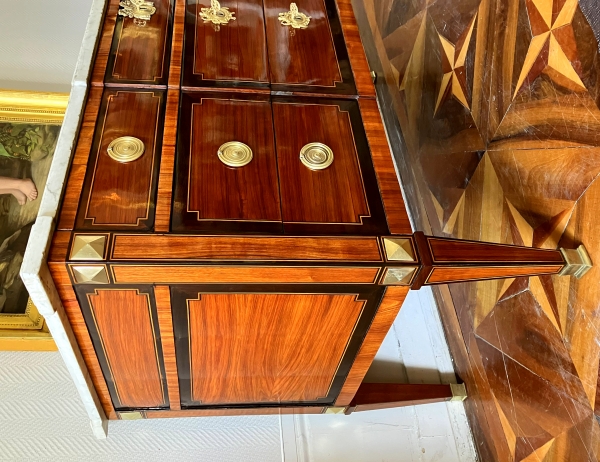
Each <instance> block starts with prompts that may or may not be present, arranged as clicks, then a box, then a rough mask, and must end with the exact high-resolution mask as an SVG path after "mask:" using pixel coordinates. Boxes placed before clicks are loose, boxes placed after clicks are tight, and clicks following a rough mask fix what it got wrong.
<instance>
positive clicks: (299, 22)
mask: <svg viewBox="0 0 600 462" xmlns="http://www.w3.org/2000/svg"><path fill="white" fill-rule="evenodd" d="M279 20H280V21H281V24H282V25H284V26H292V27H293V28H294V29H306V28H307V27H308V23H309V22H310V20H311V17H310V16H308V15H306V14H304V13H300V11H298V6H297V5H296V4H295V3H290V11H286V12H284V13H279Z"/></svg>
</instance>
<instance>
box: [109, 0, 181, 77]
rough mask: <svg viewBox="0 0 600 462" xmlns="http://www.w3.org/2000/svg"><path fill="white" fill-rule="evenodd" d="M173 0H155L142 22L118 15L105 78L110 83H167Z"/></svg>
mask: <svg viewBox="0 0 600 462" xmlns="http://www.w3.org/2000/svg"><path fill="white" fill-rule="evenodd" d="M174 3H175V2H174V1H173V0H155V1H154V6H155V7H156V13H154V14H153V15H152V16H151V18H150V20H148V21H145V24H143V25H141V23H140V22H139V21H138V20H134V19H133V18H128V17H123V16H118V17H117V23H116V26H115V32H114V34H113V43H112V46H111V50H110V55H109V59H108V66H107V69H106V75H105V77H104V81H105V83H107V84H136V85H166V83H167V78H168V76H169V55H170V50H171V31H172V28H173V5H174Z"/></svg>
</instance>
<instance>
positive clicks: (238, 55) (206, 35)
mask: <svg viewBox="0 0 600 462" xmlns="http://www.w3.org/2000/svg"><path fill="white" fill-rule="evenodd" d="M210 6H211V5H210V1H209V0H188V3H187V6H186V8H187V10H186V25H185V48H184V49H185V51H184V53H185V58H184V60H185V62H184V74H183V87H184V88H187V87H221V88H224V87H225V88H226V87H245V88H253V87H258V88H261V87H262V88H265V89H266V88H268V85H269V70H268V65H267V42H266V38H265V24H264V17H263V7H262V0H244V1H239V2H238V1H233V0H222V1H221V2H220V6H221V8H223V9H225V8H226V10H224V11H225V12H226V14H231V15H232V18H231V19H230V20H229V22H228V23H227V24H222V25H218V24H213V23H212V22H210V21H204V20H203V19H202V17H201V14H203V10H208V9H209V8H210Z"/></svg>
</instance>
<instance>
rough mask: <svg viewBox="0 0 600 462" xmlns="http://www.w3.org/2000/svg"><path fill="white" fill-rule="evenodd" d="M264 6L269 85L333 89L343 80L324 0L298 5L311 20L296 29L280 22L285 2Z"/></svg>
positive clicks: (275, 0) (269, 2) (276, 0)
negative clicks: (306, 25)
mask: <svg viewBox="0 0 600 462" xmlns="http://www.w3.org/2000/svg"><path fill="white" fill-rule="evenodd" d="M263 6H264V12H265V22H266V30H267V43H268V50H269V66H270V70H271V81H272V83H274V84H286V85H290V84H291V85H298V84H303V85H306V86H312V87H317V86H323V87H334V86H335V84H336V82H341V81H342V75H341V71H340V68H339V65H338V58H337V56H336V52H335V46H334V42H333V36H332V33H331V28H330V26H329V20H328V17H327V8H326V6H325V2H324V0H304V1H303V2H302V3H299V4H298V8H299V10H300V12H301V13H304V14H307V15H308V16H310V18H311V20H310V23H309V25H308V27H307V28H306V29H299V30H298V29H293V28H292V27H291V26H283V25H282V24H281V22H280V21H279V13H283V12H286V11H289V9H290V3H289V2H288V1H287V0H263Z"/></svg>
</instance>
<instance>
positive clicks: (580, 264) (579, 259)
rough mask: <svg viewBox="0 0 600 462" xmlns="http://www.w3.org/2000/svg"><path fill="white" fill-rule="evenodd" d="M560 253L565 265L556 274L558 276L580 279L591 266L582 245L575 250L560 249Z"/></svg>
mask: <svg viewBox="0 0 600 462" xmlns="http://www.w3.org/2000/svg"><path fill="white" fill-rule="evenodd" d="M560 253H561V254H562V256H563V258H564V259H565V262H566V265H565V267H564V268H563V269H562V270H561V271H560V273H558V275H559V276H575V277H576V278H577V279H581V277H582V276H583V275H584V274H585V273H587V272H588V271H589V270H590V269H591V268H592V266H593V263H592V259H591V258H590V255H589V254H588V252H587V250H586V249H585V247H584V246H583V244H582V245H580V246H579V247H577V248H576V249H560Z"/></svg>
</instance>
